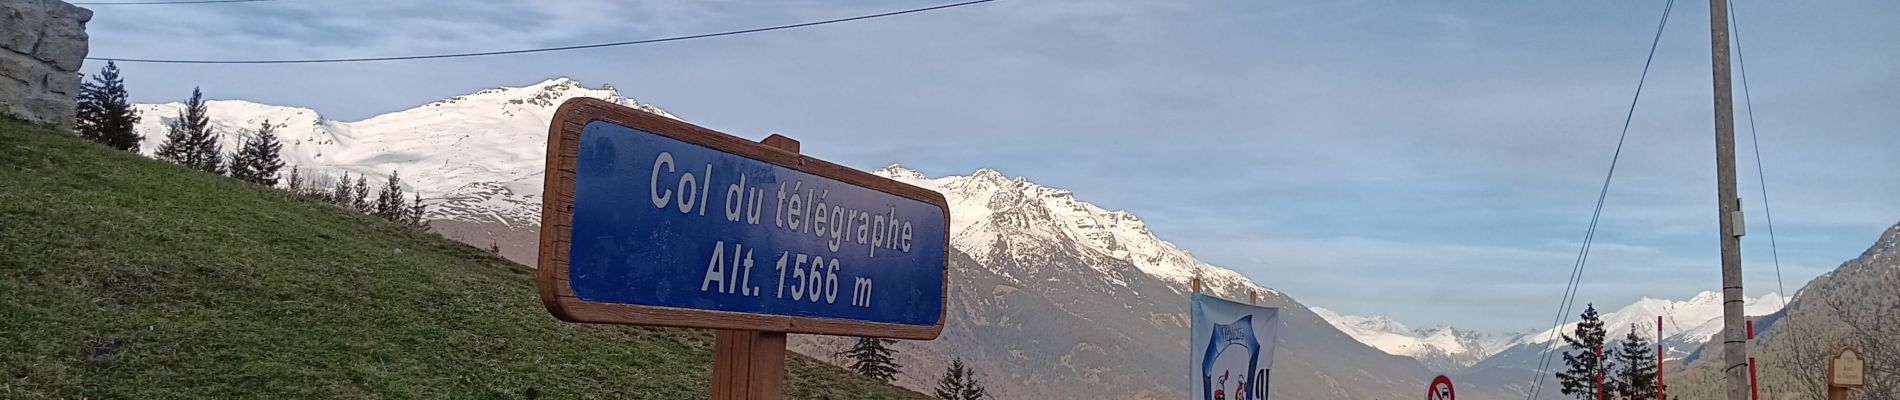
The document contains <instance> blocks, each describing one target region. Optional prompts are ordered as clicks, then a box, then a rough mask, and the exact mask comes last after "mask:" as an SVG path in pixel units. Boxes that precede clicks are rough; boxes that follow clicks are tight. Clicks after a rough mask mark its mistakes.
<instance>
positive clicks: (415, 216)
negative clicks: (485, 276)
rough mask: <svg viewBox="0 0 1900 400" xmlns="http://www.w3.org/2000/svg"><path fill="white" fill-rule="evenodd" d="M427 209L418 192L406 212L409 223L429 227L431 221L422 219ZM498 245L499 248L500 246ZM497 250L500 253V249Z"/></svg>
mask: <svg viewBox="0 0 1900 400" xmlns="http://www.w3.org/2000/svg"><path fill="white" fill-rule="evenodd" d="M425 211H428V208H426V207H425V206H423V205H422V192H416V201H415V202H414V203H410V205H409V212H408V213H406V215H408V216H409V225H410V226H414V227H417V228H428V227H429V222H428V221H423V220H422V214H423V212H425ZM497 247H498V248H499V246H497ZM496 252H497V253H499V252H500V251H496Z"/></svg>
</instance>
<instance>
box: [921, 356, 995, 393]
mask: <svg viewBox="0 0 1900 400" xmlns="http://www.w3.org/2000/svg"><path fill="white" fill-rule="evenodd" d="M933 395H935V396H936V397H937V399H938V400H982V399H984V398H986V397H988V396H989V395H988V394H987V393H985V392H984V390H983V384H981V383H978V382H977V379H976V371H975V370H972V369H970V368H969V367H968V366H966V365H964V364H963V359H962V358H956V359H951V360H950V369H947V370H944V371H943V378H940V379H937V389H936V390H935V391H933Z"/></svg>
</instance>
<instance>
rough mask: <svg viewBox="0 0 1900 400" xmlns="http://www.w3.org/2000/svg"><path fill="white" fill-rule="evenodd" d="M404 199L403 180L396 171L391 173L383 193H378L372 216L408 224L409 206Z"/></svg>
mask: <svg viewBox="0 0 1900 400" xmlns="http://www.w3.org/2000/svg"><path fill="white" fill-rule="evenodd" d="M406 203H407V202H405V201H403V198H402V178H400V177H397V176H396V171H389V179H388V180H386V181H384V182H383V188H382V190H381V191H378V192H376V203H375V204H372V205H371V206H370V208H371V209H370V214H372V215H375V216H377V217H381V218H382V219H385V220H389V222H395V223H406V222H408V215H407V214H408V212H409V205H408V204H406Z"/></svg>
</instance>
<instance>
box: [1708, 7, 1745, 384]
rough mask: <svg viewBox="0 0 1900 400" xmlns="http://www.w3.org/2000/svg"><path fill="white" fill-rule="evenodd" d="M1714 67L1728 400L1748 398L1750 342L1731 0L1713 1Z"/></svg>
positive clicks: (1712, 42) (1719, 225) (1723, 359)
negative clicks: (1744, 306) (1731, 63)
mask: <svg viewBox="0 0 1900 400" xmlns="http://www.w3.org/2000/svg"><path fill="white" fill-rule="evenodd" d="M1709 48H1710V57H1709V58H1710V60H1709V63H1710V67H1711V68H1712V69H1713V71H1712V75H1714V78H1715V177H1716V179H1715V201H1716V205H1717V206H1716V212H1717V216H1716V217H1717V221H1718V222H1717V226H1718V227H1719V230H1720V232H1718V233H1717V236H1720V239H1721V243H1722V325H1723V329H1722V361H1723V364H1724V366H1723V367H1722V372H1723V374H1725V375H1728V379H1727V380H1728V390H1727V393H1728V395H1727V399H1728V400H1747V399H1748V347H1747V346H1748V343H1747V341H1746V339H1744V334H1745V332H1743V327H1742V318H1743V315H1742V312H1743V311H1742V238H1741V229H1740V226H1737V223H1739V222H1741V221H1739V220H1740V219H1741V199H1739V198H1737V197H1736V196H1735V106H1734V104H1733V103H1734V101H1735V96H1734V92H1733V90H1732V89H1731V88H1730V81H1729V55H1728V54H1729V39H1728V1H1727V0H1709Z"/></svg>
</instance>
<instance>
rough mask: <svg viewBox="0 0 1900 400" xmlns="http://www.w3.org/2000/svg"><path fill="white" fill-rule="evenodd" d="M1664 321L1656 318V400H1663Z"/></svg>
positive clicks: (1659, 317) (1658, 317)
mask: <svg viewBox="0 0 1900 400" xmlns="http://www.w3.org/2000/svg"><path fill="white" fill-rule="evenodd" d="M1662 327H1663V320H1662V316H1661V315H1658V316H1656V400H1663V390H1664V389H1665V388H1666V386H1663V330H1662Z"/></svg>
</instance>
